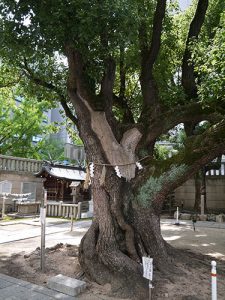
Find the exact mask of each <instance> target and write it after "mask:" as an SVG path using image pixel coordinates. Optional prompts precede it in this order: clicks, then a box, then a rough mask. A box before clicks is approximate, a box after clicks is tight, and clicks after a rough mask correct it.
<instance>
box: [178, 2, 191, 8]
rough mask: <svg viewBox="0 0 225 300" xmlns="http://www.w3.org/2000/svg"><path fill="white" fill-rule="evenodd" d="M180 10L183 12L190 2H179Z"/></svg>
mask: <svg viewBox="0 0 225 300" xmlns="http://www.w3.org/2000/svg"><path fill="white" fill-rule="evenodd" d="M179 2H180V8H181V10H184V9H185V8H187V7H188V5H190V4H191V0H179Z"/></svg>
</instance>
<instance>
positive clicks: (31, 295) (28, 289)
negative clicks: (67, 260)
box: [0, 274, 77, 300]
mask: <svg viewBox="0 0 225 300" xmlns="http://www.w3.org/2000/svg"><path fill="white" fill-rule="evenodd" d="M53 299H57V300H75V299H77V298H76V297H71V296H68V295H65V294H62V293H59V292H56V291H53V290H50V289H48V288H45V287H43V286H39V285H36V284H32V283H29V282H27V281H24V280H20V279H16V278H13V277H10V276H7V275H4V274H0V300H53Z"/></svg>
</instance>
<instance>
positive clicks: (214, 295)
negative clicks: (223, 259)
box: [211, 260, 217, 300]
mask: <svg viewBox="0 0 225 300" xmlns="http://www.w3.org/2000/svg"><path fill="white" fill-rule="evenodd" d="M211 266H212V270H211V279H212V280H211V286H212V300H217V282H216V262H215V261H214V260H213V261H212V262H211Z"/></svg>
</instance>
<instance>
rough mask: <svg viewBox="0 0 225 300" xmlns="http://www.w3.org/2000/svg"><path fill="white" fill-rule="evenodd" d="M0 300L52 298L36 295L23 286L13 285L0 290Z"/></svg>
mask: <svg viewBox="0 0 225 300" xmlns="http://www.w3.org/2000/svg"><path fill="white" fill-rule="evenodd" d="M0 299H1V300H9V299H10V300H14V299H15V300H30V299H32V300H52V299H53V298H52V297H49V296H47V295H43V294H40V293H36V292H34V291H32V290H30V289H27V288H26V287H25V286H20V285H13V286H8V287H6V288H4V289H1V293H0Z"/></svg>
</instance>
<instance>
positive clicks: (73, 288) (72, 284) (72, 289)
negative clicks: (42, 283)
mask: <svg viewBox="0 0 225 300" xmlns="http://www.w3.org/2000/svg"><path fill="white" fill-rule="evenodd" d="M47 285H48V287H49V288H51V289H53V290H56V291H59V292H61V293H64V294H67V295H70V296H76V295H78V294H79V293H81V292H82V291H83V290H85V288H86V282H84V281H81V280H77V279H74V278H71V277H67V276H64V275H61V274H59V275H57V276H54V277H52V278H50V279H49V280H48V284H47Z"/></svg>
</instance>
